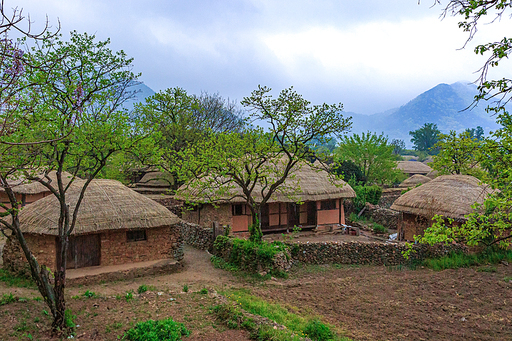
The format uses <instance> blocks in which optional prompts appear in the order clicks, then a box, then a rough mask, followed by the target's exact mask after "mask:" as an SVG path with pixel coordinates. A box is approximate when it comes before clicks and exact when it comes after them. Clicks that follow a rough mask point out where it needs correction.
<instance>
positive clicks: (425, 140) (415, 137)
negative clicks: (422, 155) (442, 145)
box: [409, 123, 441, 153]
mask: <svg viewBox="0 0 512 341" xmlns="http://www.w3.org/2000/svg"><path fill="white" fill-rule="evenodd" d="M439 134H441V132H440V131H439V129H437V124H434V123H425V124H424V125H423V126H422V127H421V128H418V129H416V130H413V131H410V132H409V135H411V136H412V138H411V142H412V143H413V144H414V149H416V150H419V151H424V152H428V153H435V150H434V148H433V147H434V146H435V144H436V143H437V142H438V141H439Z"/></svg>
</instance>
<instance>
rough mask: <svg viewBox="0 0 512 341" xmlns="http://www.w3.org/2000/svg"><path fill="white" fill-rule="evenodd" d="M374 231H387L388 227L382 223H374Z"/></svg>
mask: <svg viewBox="0 0 512 341" xmlns="http://www.w3.org/2000/svg"><path fill="white" fill-rule="evenodd" d="M373 232H375V233H387V232H388V229H387V228H386V227H385V226H382V225H381V224H376V223H373Z"/></svg>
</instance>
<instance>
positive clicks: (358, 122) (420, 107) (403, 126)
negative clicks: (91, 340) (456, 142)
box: [347, 82, 498, 145]
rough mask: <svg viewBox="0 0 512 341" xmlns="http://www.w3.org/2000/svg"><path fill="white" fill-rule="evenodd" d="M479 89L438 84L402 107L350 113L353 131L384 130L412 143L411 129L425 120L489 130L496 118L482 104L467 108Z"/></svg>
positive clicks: (444, 127)
mask: <svg viewBox="0 0 512 341" xmlns="http://www.w3.org/2000/svg"><path fill="white" fill-rule="evenodd" d="M476 94H477V89H476V86H475V85H474V84H467V83H463V82H457V83H454V84H451V85H448V84H443V83H442V84H439V85H437V86H435V87H433V88H432V89H430V90H428V91H425V92H424V93H422V94H420V95H419V96H417V97H416V98H414V99H413V100H411V101H410V102H408V103H407V104H405V105H403V106H401V107H400V108H396V109H391V110H388V111H386V112H383V113H379V114H374V115H360V114H357V113H347V115H350V116H352V117H353V122H354V123H353V129H352V132H354V133H361V132H363V131H367V130H370V131H375V132H378V133H381V132H384V133H385V134H386V135H388V136H389V138H390V139H394V138H398V139H402V140H404V141H405V142H406V144H408V145H410V136H409V131H411V130H416V129H418V128H419V127H421V126H422V125H423V124H424V123H435V124H437V126H438V128H439V129H440V130H441V131H442V132H445V133H447V132H449V131H450V130H456V131H459V132H460V131H462V130H464V129H466V128H474V127H476V126H481V127H483V128H484V131H485V132H486V133H488V132H489V131H491V130H495V129H496V128H497V127H498V126H497V124H496V122H495V118H494V117H492V116H490V114H488V113H487V112H485V107H486V105H484V104H483V103H481V104H479V105H478V106H477V107H475V108H472V109H468V107H469V106H470V105H471V103H472V102H473V98H474V96H475V95H476Z"/></svg>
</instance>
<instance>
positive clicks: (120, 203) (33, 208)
mask: <svg viewBox="0 0 512 341" xmlns="http://www.w3.org/2000/svg"><path fill="white" fill-rule="evenodd" d="M81 188H82V186H73V188H70V189H69V191H68V193H67V200H68V202H69V203H70V212H71V214H72V212H73V211H74V209H75V205H76V202H77V200H78V196H79V194H80V190H81ZM59 211H60V207H59V202H58V200H57V198H56V197H55V196H53V195H51V196H48V197H46V198H43V199H41V200H38V201H36V202H34V203H33V204H31V205H30V206H27V207H26V208H25V209H23V210H22V211H21V213H20V215H19V218H20V228H21V230H22V231H23V232H24V233H37V234H50V235H56V234H57V228H58V227H57V223H58V220H59ZM179 221H180V219H179V218H178V217H177V216H176V215H174V214H173V213H171V212H170V211H169V210H167V209H166V208H165V207H163V206H162V205H159V204H157V203H155V202H154V201H153V200H151V199H149V198H146V197H145V196H143V195H142V194H139V193H137V192H135V191H133V190H131V189H129V188H128V187H126V186H124V185H123V184H121V183H120V182H118V181H115V180H104V179H97V180H93V181H92V182H91V183H90V184H89V187H88V188H87V190H86V191H85V195H84V199H83V201H82V204H81V205H80V209H79V212H78V217H77V222H76V225H75V229H74V231H73V233H72V234H74V235H77V234H87V233H94V232H97V231H104V230H117V229H141V228H152V227H159V226H170V225H174V224H176V223H178V222H179Z"/></svg>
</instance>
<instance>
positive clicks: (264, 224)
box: [250, 204, 270, 229]
mask: <svg viewBox="0 0 512 341" xmlns="http://www.w3.org/2000/svg"><path fill="white" fill-rule="evenodd" d="M260 220H261V228H262V229H268V228H269V226H270V217H269V212H268V204H265V205H261V217H260ZM250 223H251V224H252V221H251V222H250Z"/></svg>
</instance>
